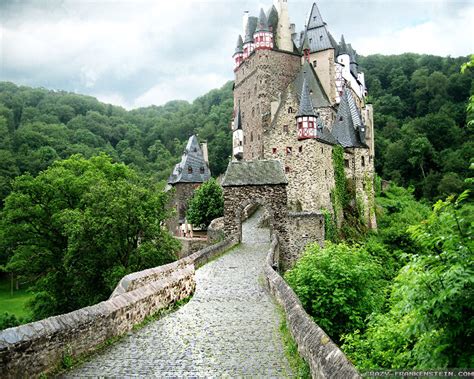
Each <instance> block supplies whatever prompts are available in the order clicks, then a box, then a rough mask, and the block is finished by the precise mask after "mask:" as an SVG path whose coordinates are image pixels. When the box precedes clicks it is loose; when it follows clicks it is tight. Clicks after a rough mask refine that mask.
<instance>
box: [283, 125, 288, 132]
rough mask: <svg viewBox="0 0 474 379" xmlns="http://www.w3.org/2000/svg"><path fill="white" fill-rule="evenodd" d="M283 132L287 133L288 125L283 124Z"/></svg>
mask: <svg viewBox="0 0 474 379" xmlns="http://www.w3.org/2000/svg"><path fill="white" fill-rule="evenodd" d="M283 132H284V133H288V125H283Z"/></svg>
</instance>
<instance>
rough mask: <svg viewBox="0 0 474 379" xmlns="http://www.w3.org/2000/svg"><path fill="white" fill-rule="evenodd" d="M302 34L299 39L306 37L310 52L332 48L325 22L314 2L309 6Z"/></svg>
mask: <svg viewBox="0 0 474 379" xmlns="http://www.w3.org/2000/svg"><path fill="white" fill-rule="evenodd" d="M304 34H305V35H304V37H303V38H302V39H300V40H301V42H303V41H304V38H308V43H309V47H310V49H311V52H312V53H314V52H317V51H322V50H327V49H333V48H334V46H333V44H332V42H331V38H330V37H329V32H328V30H327V28H326V23H325V22H324V21H323V19H322V17H321V14H320V13H319V9H318V6H317V5H316V3H313V7H312V8H311V12H310V14H309V18H308V20H307V23H306V29H305V31H304Z"/></svg>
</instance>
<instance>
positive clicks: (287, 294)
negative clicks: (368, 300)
mask: <svg viewBox="0 0 474 379" xmlns="http://www.w3.org/2000/svg"><path fill="white" fill-rule="evenodd" d="M278 252H279V242H278V236H277V235H276V234H274V235H273V238H272V244H271V248H270V251H269V253H268V256H267V259H266V263H265V267H264V274H265V279H266V284H267V286H268V288H269V289H270V292H271V294H272V295H273V296H274V297H275V299H276V300H277V302H278V303H279V304H280V305H281V306H282V307H283V310H284V312H285V315H286V321H287V325H288V329H289V330H290V333H291V335H292V336H293V338H294V339H295V341H296V344H297V345H298V351H299V353H300V354H301V356H302V357H303V358H304V359H305V361H306V362H307V363H308V364H309V367H310V370H311V376H312V377H313V378H321V379H323V378H324V379H328V378H360V377H361V376H360V375H359V373H358V372H357V370H356V369H355V367H354V365H353V364H352V363H351V362H350V361H349V360H348V358H347V357H346V356H345V355H344V353H343V352H342V351H341V350H340V349H339V347H338V346H337V345H336V344H335V343H334V342H332V341H331V339H330V338H329V336H328V335H327V334H326V333H325V332H324V330H322V329H321V328H320V327H319V326H318V325H317V324H316V323H315V322H314V321H313V319H312V318H311V317H310V316H309V315H308V314H307V313H306V312H305V310H304V308H303V305H302V304H301V302H300V300H299V299H298V297H297V296H296V294H295V293H294V292H293V290H292V289H291V288H290V286H288V284H287V283H286V282H285V281H284V280H283V278H282V277H281V276H280V275H279V274H278V273H277V272H276V271H275V270H274V267H276V266H277V263H276V262H277V260H276V259H277V255H278Z"/></svg>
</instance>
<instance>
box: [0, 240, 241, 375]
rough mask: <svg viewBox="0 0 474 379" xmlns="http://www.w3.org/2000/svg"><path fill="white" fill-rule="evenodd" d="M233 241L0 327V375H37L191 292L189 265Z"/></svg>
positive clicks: (191, 269) (192, 267)
mask: <svg viewBox="0 0 474 379" xmlns="http://www.w3.org/2000/svg"><path fill="white" fill-rule="evenodd" d="M234 244H235V240H234V239H231V238H229V239H227V240H225V241H222V242H221V243H219V244H216V245H213V246H209V247H207V248H205V249H202V250H200V251H198V252H195V253H193V254H192V255H190V256H188V257H186V258H183V259H180V260H179V261H176V262H173V263H170V264H167V265H164V266H160V267H155V268H151V269H148V270H144V271H140V272H137V273H133V274H130V275H127V276H125V277H124V278H123V279H122V280H121V281H120V283H119V284H118V286H117V288H116V289H115V291H114V292H113V294H112V295H111V297H110V299H109V300H107V301H103V302H101V303H98V304H95V305H92V306H90V307H86V308H81V309H78V310H76V311H73V312H70V313H67V314H63V315H59V316H54V317H49V318H47V319H44V320H40V321H36V322H33V323H29V324H26V325H21V326H17V327H15V328H9V329H6V330H3V331H1V332H0V377H1V378H16V377H31V376H38V375H39V374H40V373H41V372H45V371H48V370H51V369H54V368H55V367H57V365H58V364H59V362H60V361H61V360H62V359H63V357H64V356H66V355H67V356H72V357H77V356H79V355H82V354H84V353H88V352H91V351H93V350H94V349H95V348H96V347H97V346H98V345H100V344H102V343H104V342H105V341H106V340H107V339H109V338H111V337H115V336H120V335H122V334H124V333H126V332H128V331H129V330H131V329H132V327H133V326H134V325H136V324H138V323H140V322H142V321H143V320H144V319H145V317H147V316H150V315H152V314H154V313H156V312H157V311H159V310H160V309H163V308H166V307H168V306H169V305H171V304H173V303H175V302H177V301H179V300H182V299H185V298H187V297H189V296H191V295H192V294H193V292H194V290H195V286H196V282H195V277H194V272H195V267H199V266H202V265H203V264H204V263H205V262H208V261H209V260H212V259H213V258H214V257H216V256H217V255H219V254H221V253H222V252H224V251H225V250H226V249H228V248H230V247H231V246H232V245H234Z"/></svg>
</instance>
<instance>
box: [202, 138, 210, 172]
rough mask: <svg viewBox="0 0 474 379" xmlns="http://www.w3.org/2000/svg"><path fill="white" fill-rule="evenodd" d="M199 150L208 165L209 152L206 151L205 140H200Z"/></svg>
mask: <svg viewBox="0 0 474 379" xmlns="http://www.w3.org/2000/svg"><path fill="white" fill-rule="evenodd" d="M201 150H202V157H203V158H204V162H206V163H207V165H208V166H209V154H208V152H207V141H204V142H201Z"/></svg>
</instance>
